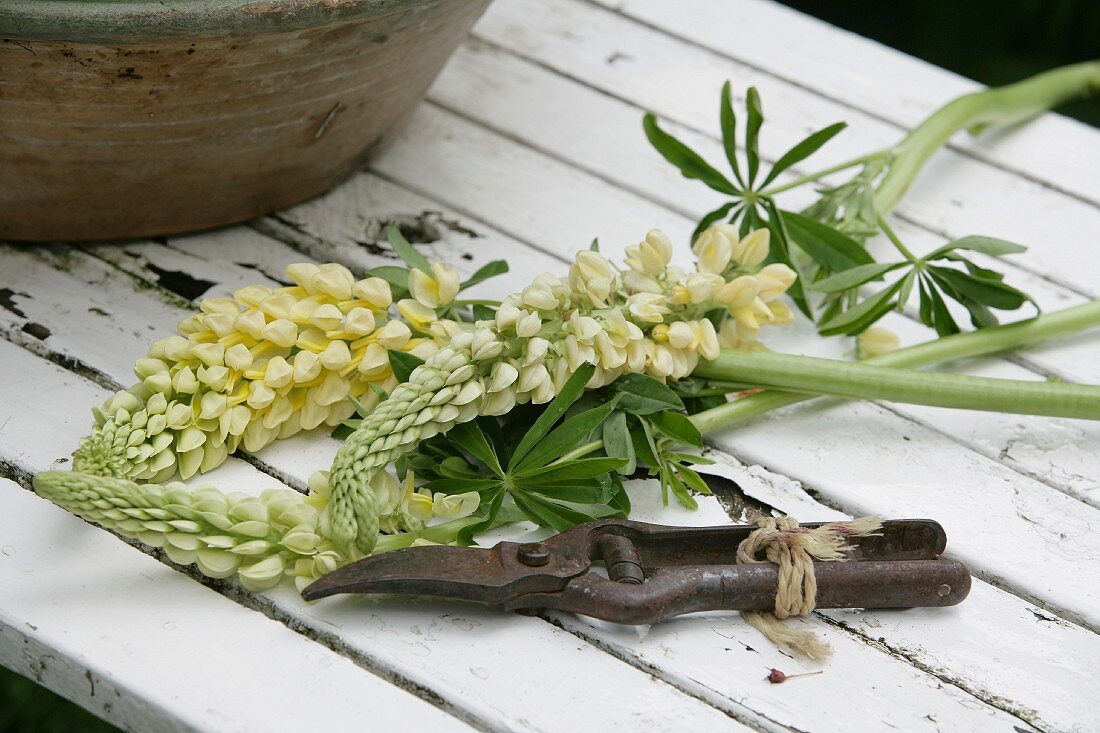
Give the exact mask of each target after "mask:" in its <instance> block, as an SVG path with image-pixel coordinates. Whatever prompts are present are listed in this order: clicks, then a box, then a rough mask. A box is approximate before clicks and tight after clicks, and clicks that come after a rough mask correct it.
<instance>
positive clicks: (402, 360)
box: [389, 349, 424, 382]
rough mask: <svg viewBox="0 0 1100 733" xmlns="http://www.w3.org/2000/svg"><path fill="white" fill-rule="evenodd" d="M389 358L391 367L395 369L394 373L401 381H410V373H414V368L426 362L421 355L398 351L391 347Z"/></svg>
mask: <svg viewBox="0 0 1100 733" xmlns="http://www.w3.org/2000/svg"><path fill="white" fill-rule="evenodd" d="M389 358H390V368H391V369H393V375H394V376H395V377H397V381H399V382H407V381H409V375H410V374H412V373H413V370H414V369H416V368H417V367H418V366H420V365H421V364H423V363H424V360H423V359H421V358H420V357H419V356H416V355H415V354H409V353H407V352H404V351H397V350H396V349H390V351H389Z"/></svg>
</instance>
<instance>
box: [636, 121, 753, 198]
mask: <svg viewBox="0 0 1100 733" xmlns="http://www.w3.org/2000/svg"><path fill="white" fill-rule="evenodd" d="M642 126H643V127H644V128H645V134H646V137H647V138H649V142H650V143H652V145H653V147H654V148H656V149H657V152H658V153H660V154H661V155H662V156H663V157H664V159H665V160H667V161H668V162H669V163H672V164H673V165H674V166H676V167H677V168H679V169H680V173H682V174H683V175H684V177H685V178H694V179H696V180H699V181H702V182H703V183H705V184H706V185H708V186H710V187H711V188H713V189H714V190H715V191H719V192H721V193H725V194H730V195H733V194H736V193H738V189H737V187H736V186H734V185H733V184H732V183H731V182H730V181H729V179H727V178H726V177H725V176H723V175H722V174H721V173H719V172H718V171H717V170H715V169H714V168H712V167H711V165H710V164H709V163H707V162H706V161H705V160H703V159H702V158H701V157H700V156H699V154H698V153H696V152H695V151H694V150H692V149H691V148H689V147H688V146H687V145H684V144H683V143H682V142H680V141H679V140H677V139H676V138H674V137H673V136H672V135H669V134H668V133H667V132H665V131H664V130H662V129H661V128H660V127H659V126H658V125H657V118H655V117H654V116H653V115H651V114H647V115H646V116H645V117H644V118H643V120H642Z"/></svg>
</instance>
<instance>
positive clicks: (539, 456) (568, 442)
mask: <svg viewBox="0 0 1100 733" xmlns="http://www.w3.org/2000/svg"><path fill="white" fill-rule="evenodd" d="M614 409H615V401H614V400H612V401H611V402H607V403H605V404H603V405H601V406H599V407H597V408H595V409H592V410H586V411H584V412H582V413H581V414H579V415H575V416H573V417H571V418H569V419H568V420H566V421H565V422H563V423H562V424H561V425H559V426H558V427H557V428H555V429H554V430H553V431H552V432H551V433H550V434H548V435H547V436H546V437H545V438H543V439H542V440H540V441H539V443H538V445H536V446H535V447H534V448H532V449H531V451H530V452H528V453H527V455H526V456H524V457H523V459H522V460H520V461H519V462H518V463H516V464H515V465H514V466H509V469H508V470H509V471H513V472H515V473H517V474H522V473H523V472H524V471H525V470H526V469H528V468H532V467H536V466H542V465H544V464H546V463H548V462H549V461H552V460H554V459H555V458H557V457H558V456H561V455H564V454H565V453H567V452H568V451H570V450H572V449H573V448H575V447H576V446H577V444H579V443H580V442H581V441H582V440H583V439H584V438H585V437H586V436H587V435H588V434H589V433H591V432H592V431H593V430H595V429H596V428H597V427H599V425H600V423H602V422H603V421H604V420H605V419H607V416H608V415H610V414H611V411H612V410H614Z"/></svg>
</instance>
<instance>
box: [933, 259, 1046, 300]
mask: <svg viewBox="0 0 1100 733" xmlns="http://www.w3.org/2000/svg"><path fill="white" fill-rule="evenodd" d="M928 274H929V275H930V276H931V277H932V278H933V279H934V280H935V281H936V282H937V283H939V284H940V285H941V286H942V287H944V289H945V290H947V291H948V292H952V291H954V293H958V294H960V295H962V296H965V297H967V298H970V299H971V300H974V301H976V302H978V303H981V304H982V305H985V306H989V307H990V308H996V309H998V310H1016V309H1017V308H1019V307H1021V306H1022V305H1023V304H1024V303H1026V302H1027V299H1028V298H1027V295H1025V294H1024V293H1022V292H1020V291H1019V290H1017V289H1016V288H1014V287H1012V286H1011V285H1006V284H1005V283H1003V282H1001V281H999V280H991V279H986V278H981V277H976V276H974V275H971V274H968V273H965V272H960V271H959V270H952V269H951V268H949V267H939V266H937V265H929V266H928ZM957 299H958V298H956V300H957Z"/></svg>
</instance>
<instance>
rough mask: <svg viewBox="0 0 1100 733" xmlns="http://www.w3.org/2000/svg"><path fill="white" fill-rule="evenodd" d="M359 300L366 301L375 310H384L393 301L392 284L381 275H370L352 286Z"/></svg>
mask: <svg viewBox="0 0 1100 733" xmlns="http://www.w3.org/2000/svg"><path fill="white" fill-rule="evenodd" d="M351 292H352V295H353V296H355V298H356V299H357V300H362V301H364V302H366V303H367V304H368V305H369V306H370V307H371V308H372V309H373V310H376V311H379V312H381V311H384V310H386V309H387V308H389V307H390V305H391V304H392V303H393V293H392V291H391V290H390V284H389V283H388V282H386V281H385V280H383V279H382V278H380V277H368V278H367V279H365V280H359V281H357V282H356V283H355V285H353V286H352V288H351Z"/></svg>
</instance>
